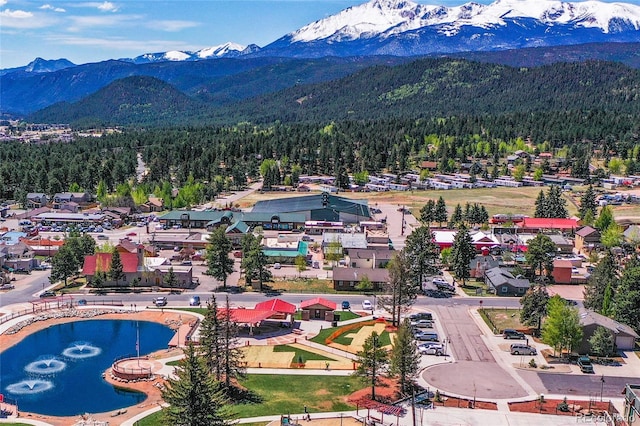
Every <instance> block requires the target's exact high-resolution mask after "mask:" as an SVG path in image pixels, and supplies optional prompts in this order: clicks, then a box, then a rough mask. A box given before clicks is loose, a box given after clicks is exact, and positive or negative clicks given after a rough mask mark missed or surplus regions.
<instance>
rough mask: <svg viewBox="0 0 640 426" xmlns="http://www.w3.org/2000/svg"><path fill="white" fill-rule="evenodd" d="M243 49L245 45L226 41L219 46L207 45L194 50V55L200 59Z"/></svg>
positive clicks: (238, 51) (217, 56)
mask: <svg viewBox="0 0 640 426" xmlns="http://www.w3.org/2000/svg"><path fill="white" fill-rule="evenodd" d="M244 49H246V46H242V45H240V44H237V43H231V42H228V43H224V44H221V45H219V46H213V47H207V48H205V49H201V50H198V51H197V52H196V56H197V57H198V58H200V59H207V58H220V57H222V56H226V55H228V54H230V53H240V52H242V51H243V50H244Z"/></svg>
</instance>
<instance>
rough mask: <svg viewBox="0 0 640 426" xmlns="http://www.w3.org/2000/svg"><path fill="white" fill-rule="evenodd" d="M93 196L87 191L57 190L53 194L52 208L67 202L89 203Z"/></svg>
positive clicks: (59, 206)
mask: <svg viewBox="0 0 640 426" xmlns="http://www.w3.org/2000/svg"><path fill="white" fill-rule="evenodd" d="M92 200H93V197H92V196H91V194H89V193H88V192H58V193H57V194H55V195H54V196H53V208H54V209H60V208H62V206H63V205H64V204H67V203H71V202H73V203H78V204H79V205H86V204H89V203H90V202H91V201H92Z"/></svg>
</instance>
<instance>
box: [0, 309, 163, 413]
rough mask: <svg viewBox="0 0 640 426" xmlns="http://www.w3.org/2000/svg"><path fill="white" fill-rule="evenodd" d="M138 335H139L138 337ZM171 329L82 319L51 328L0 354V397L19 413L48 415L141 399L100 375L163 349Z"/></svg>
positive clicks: (118, 405) (109, 407)
mask: <svg viewBox="0 0 640 426" xmlns="http://www.w3.org/2000/svg"><path fill="white" fill-rule="evenodd" d="M138 336H139V337H138ZM172 336H173V331H172V330H171V329H170V328H169V327H167V326H165V325H163V324H160V323H155V322H149V321H132V320H86V321H76V322H71V323H66V324H59V325H54V326H51V327H49V328H46V329H44V330H41V331H38V332H36V333H34V334H31V335H29V336H27V337H26V338H25V339H23V340H22V341H21V342H20V343H18V344H17V345H15V346H12V347H11V348H9V349H7V350H5V351H3V352H1V353H0V393H3V394H4V395H5V398H6V399H7V400H13V401H16V402H17V404H18V409H19V410H20V411H23V412H31V413H38V414H46V415H52V416H74V415H78V414H84V413H101V412H106V411H112V410H117V409H120V408H124V407H129V406H132V405H135V404H137V403H139V402H141V401H143V400H144V399H145V398H146V396H145V394H143V393H140V392H134V391H128V390H124V389H121V388H116V387H114V386H112V385H111V384H109V383H107V382H106V381H105V380H104V378H103V377H102V373H103V372H104V371H105V370H107V369H108V368H109V367H110V366H111V364H112V363H113V361H115V360H116V359H117V358H122V357H124V356H135V354H136V342H138V341H139V344H140V355H145V354H149V353H151V352H154V351H157V350H160V349H164V348H167V346H168V343H169V341H170V340H171V337H172Z"/></svg>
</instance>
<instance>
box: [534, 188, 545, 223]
mask: <svg viewBox="0 0 640 426" xmlns="http://www.w3.org/2000/svg"><path fill="white" fill-rule="evenodd" d="M533 216H534V217H549V216H548V215H547V197H546V196H545V195H544V190H542V189H541V190H540V192H539V193H538V198H536V211H535V213H534V214H533Z"/></svg>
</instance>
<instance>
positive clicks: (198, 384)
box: [162, 344, 232, 426]
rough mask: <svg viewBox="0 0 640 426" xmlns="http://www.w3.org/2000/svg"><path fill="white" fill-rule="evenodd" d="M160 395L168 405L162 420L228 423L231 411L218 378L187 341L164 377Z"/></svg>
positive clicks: (195, 425) (203, 425)
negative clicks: (172, 372)
mask: <svg viewBox="0 0 640 426" xmlns="http://www.w3.org/2000/svg"><path fill="white" fill-rule="evenodd" d="M162 398H163V399H164V400H165V402H166V403H167V404H169V407H167V408H166V409H164V411H163V417H162V418H163V424H166V425H170V426H174V425H181V426H227V425H231V424H232V422H231V419H232V414H231V413H230V412H229V410H228V405H227V401H226V399H225V398H224V395H223V393H222V391H221V390H220V389H219V388H218V384H217V382H216V381H215V380H214V379H213V377H212V376H211V375H210V374H208V372H207V369H206V367H205V365H204V360H202V359H201V358H199V357H198V356H197V355H196V350H195V349H194V347H193V345H192V344H190V345H189V346H188V347H187V349H186V352H185V358H184V359H182V360H181V361H180V363H179V365H178V367H177V368H176V372H175V375H174V376H170V377H169V378H168V379H167V383H166V385H165V387H164V388H163V389H162Z"/></svg>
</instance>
